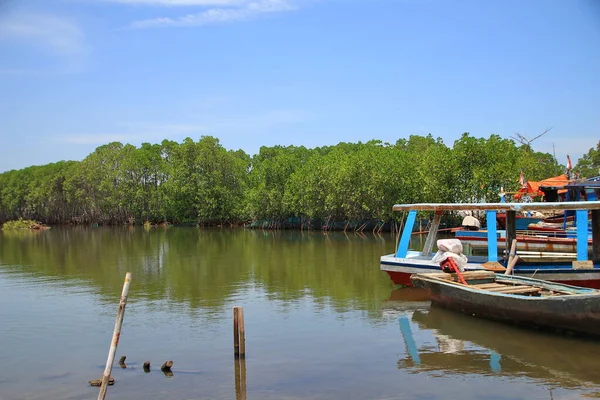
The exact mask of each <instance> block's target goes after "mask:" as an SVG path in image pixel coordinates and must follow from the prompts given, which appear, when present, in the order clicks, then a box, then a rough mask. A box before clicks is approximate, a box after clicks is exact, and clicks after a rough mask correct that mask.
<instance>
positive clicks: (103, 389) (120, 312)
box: [98, 272, 131, 400]
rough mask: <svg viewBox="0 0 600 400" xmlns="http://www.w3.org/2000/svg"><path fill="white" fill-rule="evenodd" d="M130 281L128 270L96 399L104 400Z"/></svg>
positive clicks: (119, 335)
mask: <svg viewBox="0 0 600 400" xmlns="http://www.w3.org/2000/svg"><path fill="white" fill-rule="evenodd" d="M130 283H131V272H128V273H126V274H125V283H124V284H123V291H122V292H121V300H120V301H119V309H118V311H117V319H116V321H115V330H114V331H113V336H112V340H111V342H110V348H109V350H108V359H107V360H106V368H105V369H104V376H103V377H102V385H101V386H100V393H98V400H104V398H105V397H106V389H107V388H108V379H109V378H110V373H111V371H112V365H113V363H114V361H115V353H116V352H117V346H118V345H119V338H120V337H121V327H122V326H123V317H124V316H125V305H127V296H128V294H129V285H130Z"/></svg>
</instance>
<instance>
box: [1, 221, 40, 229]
mask: <svg viewBox="0 0 600 400" xmlns="http://www.w3.org/2000/svg"><path fill="white" fill-rule="evenodd" d="M39 226H40V223H39V222H37V221H32V220H30V219H23V218H19V219H17V220H13V221H6V222H5V223H4V224H2V230H3V231H18V230H30V229H36V228H38V227H39Z"/></svg>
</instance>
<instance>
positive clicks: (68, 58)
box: [0, 13, 91, 74]
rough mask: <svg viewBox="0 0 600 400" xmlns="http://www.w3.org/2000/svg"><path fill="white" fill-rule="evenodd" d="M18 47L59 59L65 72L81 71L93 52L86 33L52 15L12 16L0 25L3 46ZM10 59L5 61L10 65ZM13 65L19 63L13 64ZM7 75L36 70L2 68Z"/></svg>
mask: <svg viewBox="0 0 600 400" xmlns="http://www.w3.org/2000/svg"><path fill="white" fill-rule="evenodd" d="M2 44H4V45H9V46H10V45H18V46H19V47H21V48H22V49H24V50H23V51H27V48H29V49H33V50H34V51H38V52H41V53H42V54H44V53H45V54H46V55H49V56H51V57H54V58H56V59H57V60H58V61H59V63H60V65H61V68H62V69H63V70H65V71H70V72H73V71H77V70H80V69H81V67H82V64H83V61H84V59H85V57H86V55H87V54H89V52H90V50H91V48H90V46H88V45H87V44H86V41H85V35H84V33H83V31H82V30H81V29H80V28H79V27H78V26H77V25H76V24H74V23H73V22H71V21H69V20H67V19H64V18H61V17H58V16H55V15H51V14H25V13H11V14H8V16H6V17H5V18H3V20H2V21H1V22H0V45H2ZM9 60H11V59H10V58H4V59H3V60H2V63H3V64H7V63H8V62H9ZM11 61H12V62H13V63H14V62H16V61H14V60H11ZM0 71H2V73H3V74H16V73H32V72H35V71H33V70H27V69H22V68H19V67H17V68H15V67H13V66H8V65H0Z"/></svg>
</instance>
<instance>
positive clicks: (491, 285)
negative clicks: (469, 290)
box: [472, 282, 507, 289]
mask: <svg viewBox="0 0 600 400" xmlns="http://www.w3.org/2000/svg"><path fill="white" fill-rule="evenodd" d="M472 286H473V287H476V288H478V289H488V288H494V287H507V285H503V284H501V283H495V282H494V283H482V284H480V285H472Z"/></svg>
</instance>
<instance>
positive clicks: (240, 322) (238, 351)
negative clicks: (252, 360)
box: [233, 306, 246, 358]
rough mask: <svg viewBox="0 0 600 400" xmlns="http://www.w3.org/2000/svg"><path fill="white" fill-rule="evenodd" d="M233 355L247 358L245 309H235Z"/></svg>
mask: <svg viewBox="0 0 600 400" xmlns="http://www.w3.org/2000/svg"><path fill="white" fill-rule="evenodd" d="M233 354H234V356H235V358H244V357H246V329H245V328H244V308H243V307H237V306H236V307H233Z"/></svg>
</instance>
